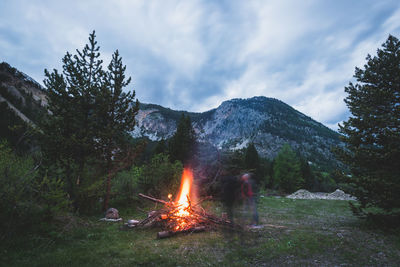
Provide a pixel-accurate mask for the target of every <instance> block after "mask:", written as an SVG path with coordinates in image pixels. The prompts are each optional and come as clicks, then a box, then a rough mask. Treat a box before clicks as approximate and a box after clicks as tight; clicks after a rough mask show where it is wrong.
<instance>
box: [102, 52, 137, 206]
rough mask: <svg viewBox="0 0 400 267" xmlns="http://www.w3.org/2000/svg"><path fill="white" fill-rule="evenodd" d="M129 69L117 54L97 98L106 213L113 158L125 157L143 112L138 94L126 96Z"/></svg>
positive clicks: (112, 60)
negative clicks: (130, 137)
mask: <svg viewBox="0 0 400 267" xmlns="http://www.w3.org/2000/svg"><path fill="white" fill-rule="evenodd" d="M125 70H126V66H124V65H123V64H122V58H121V57H120V55H119V52H118V50H116V51H115V52H114V54H113V56H112V59H111V62H110V64H109V65H108V71H107V72H106V74H105V76H104V78H105V80H104V83H103V85H102V87H101V90H100V92H99V94H98V95H97V98H96V110H95V115H96V120H97V123H98V125H97V129H98V132H97V133H96V135H97V138H96V140H97V144H96V146H97V148H98V150H99V152H100V155H101V157H102V158H103V160H104V162H105V163H106V164H105V166H106V171H105V172H106V176H107V179H106V196H105V201H104V209H107V208H108V201H109V198H110V192H111V178H112V175H111V174H112V173H113V172H112V171H111V170H112V169H113V168H115V166H113V158H117V157H118V156H117V155H116V154H118V153H121V152H122V153H123V151H124V149H123V148H124V147H127V139H126V134H127V132H129V131H132V130H133V128H134V126H135V116H136V114H137V112H138V110H139V101H138V100H136V101H135V91H129V92H127V93H125V92H123V89H124V88H125V87H126V86H128V85H129V83H130V81H131V78H130V77H129V78H128V79H126V77H125Z"/></svg>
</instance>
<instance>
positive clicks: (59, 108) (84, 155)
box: [42, 31, 139, 209]
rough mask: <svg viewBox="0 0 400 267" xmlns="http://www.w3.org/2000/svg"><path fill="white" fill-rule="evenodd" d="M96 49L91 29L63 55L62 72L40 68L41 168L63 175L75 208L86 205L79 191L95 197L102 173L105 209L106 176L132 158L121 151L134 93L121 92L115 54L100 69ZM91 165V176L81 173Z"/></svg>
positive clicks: (132, 117) (130, 120) (120, 69)
mask: <svg viewBox="0 0 400 267" xmlns="http://www.w3.org/2000/svg"><path fill="white" fill-rule="evenodd" d="M99 49H100V48H99V46H98V45H97V42H96V41H95V32H94V31H93V33H91V34H90V35H89V44H87V45H85V47H84V49H83V50H82V51H79V50H76V51H77V54H76V55H71V54H70V53H67V54H66V55H65V56H64V58H63V63H64V64H63V73H62V74H60V73H59V72H58V71H57V70H54V71H53V72H51V73H50V72H49V71H47V70H45V75H46V79H45V80H44V83H45V85H46V87H47V92H48V101H49V105H48V109H49V112H50V114H51V116H49V118H48V120H47V121H46V122H45V123H44V124H43V125H42V129H43V140H42V141H43V142H42V148H43V151H44V154H45V159H46V160H47V164H46V167H47V168H50V167H52V168H53V169H56V170H61V171H62V172H63V173H62V176H63V177H64V179H65V181H66V183H65V184H66V187H67V192H68V194H69V196H70V198H71V200H72V201H73V203H74V205H75V208H76V209H78V208H80V204H84V205H86V204H87V202H88V201H87V198H88V195H89V194H88V192H86V191H84V190H89V191H90V192H91V193H90V194H91V195H96V194H99V193H98V192H97V191H99V190H98V189H97V188H99V187H100V186H101V185H102V184H103V181H101V180H100V179H99V177H102V176H104V173H105V175H106V177H107V180H106V185H107V187H106V201H105V205H107V203H108V198H109V191H110V181H111V178H112V175H113V174H114V173H115V170H116V169H119V168H120V166H116V165H118V164H119V165H124V164H125V165H126V164H127V160H128V159H132V158H134V157H136V154H135V153H133V152H132V150H131V149H124V148H125V147H129V146H126V144H127V135H128V133H127V132H128V131H131V130H132V129H133V127H134V125H135V115H136V114H137V112H138V105H139V104H138V102H137V101H136V102H135V101H134V98H135V92H134V91H132V92H127V93H125V92H123V89H124V88H125V87H126V86H127V85H128V84H129V82H130V78H129V79H126V77H125V74H124V73H125V70H126V67H125V66H124V65H123V64H122V59H121V57H120V55H119V52H118V50H117V51H116V52H115V53H114V54H113V57H112V60H111V62H110V64H109V66H108V70H106V71H104V70H103V69H102V63H103V61H102V60H100V59H99V57H100V53H99ZM125 150H128V151H127V153H125V156H124V152H125ZM128 152H129V153H128ZM99 160H100V161H99ZM116 160H118V163H117V162H115V161H116ZM95 165H96V166H97V167H96V166H95ZM99 165H100V166H101V167H99ZM54 167H55V168H54ZM93 167H95V170H96V173H93V171H92V174H91V175H89V174H85V173H87V170H88V168H93ZM84 177H85V179H86V180H85V181H84V179H83V178H84ZM89 178H90V179H89ZM83 182H84V183H83ZM84 188H85V189H84Z"/></svg>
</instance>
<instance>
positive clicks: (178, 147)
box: [168, 114, 196, 164]
mask: <svg viewBox="0 0 400 267" xmlns="http://www.w3.org/2000/svg"><path fill="white" fill-rule="evenodd" d="M195 148H196V134H195V132H194V129H193V126H192V122H191V120H190V117H189V116H185V114H182V117H181V118H180V120H179V123H178V127H177V129H176V132H175V134H174V135H173V136H172V137H171V140H170V141H169V143H168V150H169V154H170V157H171V160H172V161H175V160H179V161H181V162H182V163H183V164H190V163H191V161H192V159H193V156H194V153H195Z"/></svg>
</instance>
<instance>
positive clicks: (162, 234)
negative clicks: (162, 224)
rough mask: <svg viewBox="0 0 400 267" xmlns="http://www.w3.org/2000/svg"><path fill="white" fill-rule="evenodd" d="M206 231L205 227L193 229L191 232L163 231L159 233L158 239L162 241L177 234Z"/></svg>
mask: <svg viewBox="0 0 400 267" xmlns="http://www.w3.org/2000/svg"><path fill="white" fill-rule="evenodd" d="M205 230H206V227H205V226H197V227H194V228H191V229H189V230H184V231H177V232H172V231H162V232H158V233H157V238H158V239H162V238H167V237H171V236H173V235H176V234H180V233H199V232H204V231H205Z"/></svg>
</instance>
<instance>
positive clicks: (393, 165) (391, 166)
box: [338, 35, 400, 213]
mask: <svg viewBox="0 0 400 267" xmlns="http://www.w3.org/2000/svg"><path fill="white" fill-rule="evenodd" d="M366 60H367V64H365V65H364V68H363V69H360V68H357V67H356V69H355V75H354V77H355V78H356V79H357V83H355V84H353V83H351V82H350V83H349V86H347V87H345V92H346V93H348V96H347V97H346V99H345V102H346V104H347V106H348V108H349V109H350V112H351V114H352V115H351V117H350V118H349V119H348V120H347V121H345V122H343V124H342V125H339V131H340V133H342V134H343V137H342V138H343V141H344V142H345V143H346V148H345V149H342V150H338V155H339V157H340V159H341V160H342V161H343V162H344V163H346V164H347V165H348V166H349V168H350V171H351V175H352V176H351V183H353V184H355V186H356V187H355V191H354V192H353V194H354V195H355V196H356V197H357V198H358V200H359V203H360V206H359V207H358V208H356V209H355V211H356V212H363V211H365V209H366V208H368V207H379V208H382V209H383V210H384V211H386V212H389V213H390V212H395V210H396V209H397V212H398V209H399V208H400V164H399V159H400V42H399V40H398V39H397V38H396V37H394V36H391V35H390V36H389V37H388V39H387V40H386V42H385V43H384V44H383V45H382V48H381V49H378V50H377V56H374V57H371V56H370V55H368V56H367V58H366Z"/></svg>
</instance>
